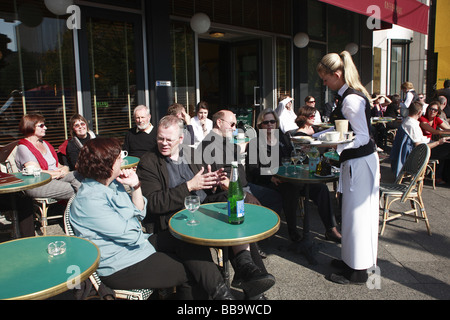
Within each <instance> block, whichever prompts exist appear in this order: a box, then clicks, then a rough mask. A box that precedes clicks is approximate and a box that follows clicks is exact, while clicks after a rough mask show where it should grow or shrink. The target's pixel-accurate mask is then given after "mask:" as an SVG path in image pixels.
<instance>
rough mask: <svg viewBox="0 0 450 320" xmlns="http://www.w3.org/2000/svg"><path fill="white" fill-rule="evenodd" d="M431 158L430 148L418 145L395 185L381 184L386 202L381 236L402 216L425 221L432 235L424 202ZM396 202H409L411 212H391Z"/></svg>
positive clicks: (409, 156) (405, 163) (383, 207)
mask: <svg viewBox="0 0 450 320" xmlns="http://www.w3.org/2000/svg"><path fill="white" fill-rule="evenodd" d="M429 158H430V148H429V147H428V146H427V145H426V144H420V145H418V146H417V147H415V148H414V149H413V150H412V151H411V153H410V154H409V155H408V157H407V159H406V161H405V162H404V164H403V167H402V169H401V170H400V173H399V175H398V176H397V178H396V180H395V183H381V184H380V195H381V196H380V201H381V199H383V200H384V205H381V203H380V206H381V207H382V209H383V225H382V227H381V232H380V234H381V235H383V233H384V229H385V227H386V222H388V221H391V220H393V219H396V218H398V217H400V216H402V215H405V216H409V217H412V218H414V219H415V221H416V222H418V221H419V220H423V221H424V222H425V224H426V227H427V230H428V234H429V235H431V230H430V224H429V222H428V217H427V214H426V211H425V207H424V204H423V200H422V189H423V180H424V176H425V171H426V169H427V164H428V160H429ZM395 201H400V202H401V203H405V202H407V201H409V202H410V204H411V210H408V211H405V212H401V213H398V212H393V211H391V206H392V204H393V203H394V202H395Z"/></svg>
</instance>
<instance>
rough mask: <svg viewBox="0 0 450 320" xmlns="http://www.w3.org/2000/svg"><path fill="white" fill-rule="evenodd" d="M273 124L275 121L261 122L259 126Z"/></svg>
mask: <svg viewBox="0 0 450 320" xmlns="http://www.w3.org/2000/svg"><path fill="white" fill-rule="evenodd" d="M269 123H270V124H275V123H277V122H276V121H275V120H267V121H263V122H261V124H265V125H268V124H269Z"/></svg>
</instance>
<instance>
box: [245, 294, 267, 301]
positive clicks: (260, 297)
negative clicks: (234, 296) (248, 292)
mask: <svg viewBox="0 0 450 320" xmlns="http://www.w3.org/2000/svg"><path fill="white" fill-rule="evenodd" d="M245 299H246V300H254V301H256V300H268V299H267V297H266V296H265V295H264V293H263V294H260V295H258V296H256V297H247V296H245Z"/></svg>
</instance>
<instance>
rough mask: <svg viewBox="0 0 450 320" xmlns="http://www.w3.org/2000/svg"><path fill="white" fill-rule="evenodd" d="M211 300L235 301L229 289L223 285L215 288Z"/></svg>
mask: <svg viewBox="0 0 450 320" xmlns="http://www.w3.org/2000/svg"><path fill="white" fill-rule="evenodd" d="M212 299H213V300H236V298H235V297H234V296H233V294H232V293H231V291H230V288H228V286H227V285H226V284H225V283H223V282H222V283H221V284H219V285H218V286H217V288H216V291H215V292H214V294H213V296H212Z"/></svg>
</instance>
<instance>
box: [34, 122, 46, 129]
mask: <svg viewBox="0 0 450 320" xmlns="http://www.w3.org/2000/svg"><path fill="white" fill-rule="evenodd" d="M36 127H39V128H41V129H44V127H45V123H40V124H37V125H36Z"/></svg>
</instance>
